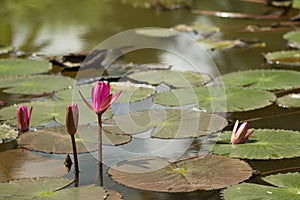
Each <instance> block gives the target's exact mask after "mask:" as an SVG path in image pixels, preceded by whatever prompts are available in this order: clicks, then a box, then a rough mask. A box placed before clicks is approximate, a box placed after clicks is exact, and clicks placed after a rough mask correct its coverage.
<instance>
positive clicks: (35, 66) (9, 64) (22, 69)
mask: <svg viewBox="0 0 300 200" xmlns="http://www.w3.org/2000/svg"><path fill="white" fill-rule="evenodd" d="M49 70H50V65H49V62H47V61H37V60H25V59H1V60H0V78H7V77H11V76H24V75H31V74H39V73H45V72H47V71H49ZM1 86H2V83H1Z"/></svg>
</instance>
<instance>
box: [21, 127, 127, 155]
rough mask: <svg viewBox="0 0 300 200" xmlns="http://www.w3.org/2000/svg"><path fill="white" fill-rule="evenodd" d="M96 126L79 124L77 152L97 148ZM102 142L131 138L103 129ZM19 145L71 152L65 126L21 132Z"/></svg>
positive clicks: (120, 141) (32, 148) (54, 151)
mask: <svg viewBox="0 0 300 200" xmlns="http://www.w3.org/2000/svg"><path fill="white" fill-rule="evenodd" d="M97 130H98V129H97V126H94V127H89V126H80V127H79V128H78V133H79V134H76V141H77V142H76V143H77V151H78V153H85V152H90V151H95V150H97V141H98V140H97V134H98V131H97ZM103 132H104V134H103V144H107V145H119V144H123V143H127V142H129V141H130V140H131V137H130V136H128V135H117V134H114V133H111V132H107V131H105V129H104V130H103ZM18 142H19V145H20V146H22V147H25V148H27V149H31V150H36V151H41V152H46V153H71V152H72V145H71V139H70V135H69V134H68V133H67V132H66V127H65V126H59V127H49V128H46V129H42V130H37V131H31V132H27V133H25V134H22V135H21V136H20V138H19V139H18Z"/></svg>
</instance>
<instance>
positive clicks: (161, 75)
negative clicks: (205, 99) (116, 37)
mask: <svg viewBox="0 0 300 200" xmlns="http://www.w3.org/2000/svg"><path fill="white" fill-rule="evenodd" d="M128 78H130V79H133V80H136V81H139V82H146V83H149V84H151V85H159V84H160V83H162V82H164V83H166V84H168V85H171V86H174V87H191V86H196V85H204V84H205V83H207V82H209V81H210V80H211V77H210V76H209V75H207V74H200V73H196V72H181V71H175V70H148V71H145V72H136V73H133V74H130V75H128Z"/></svg>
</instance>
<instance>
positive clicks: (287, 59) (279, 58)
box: [263, 50, 300, 66]
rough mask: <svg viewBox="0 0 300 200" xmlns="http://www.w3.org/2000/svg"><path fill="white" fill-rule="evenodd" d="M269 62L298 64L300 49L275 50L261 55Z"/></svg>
mask: <svg viewBox="0 0 300 200" xmlns="http://www.w3.org/2000/svg"><path fill="white" fill-rule="evenodd" d="M263 56H264V57H265V59H266V61H267V62H268V63H270V64H285V65H291V66H299V65H300V50H288V51H275V52H269V53H266V54H264V55H263Z"/></svg>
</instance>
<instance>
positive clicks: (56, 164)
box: [0, 149, 67, 199]
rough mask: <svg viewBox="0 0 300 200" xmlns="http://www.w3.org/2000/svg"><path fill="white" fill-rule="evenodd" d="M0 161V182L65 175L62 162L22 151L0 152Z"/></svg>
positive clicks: (65, 171)
mask: <svg viewBox="0 0 300 200" xmlns="http://www.w3.org/2000/svg"><path fill="white" fill-rule="evenodd" d="M0 160H1V163H0V182H1V181H3V182H4V181H8V180H11V179H19V178H29V177H35V176H47V177H57V176H63V175H65V174H66V173H67V170H66V169H65V166H64V165H63V162H64V161H63V160H57V159H53V158H52V159H50V158H48V157H45V156H41V155H38V154H36V153H33V152H30V151H27V150H22V149H14V150H8V151H4V152H0ZM0 197H1V194H0ZM0 199H1V198H0Z"/></svg>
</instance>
